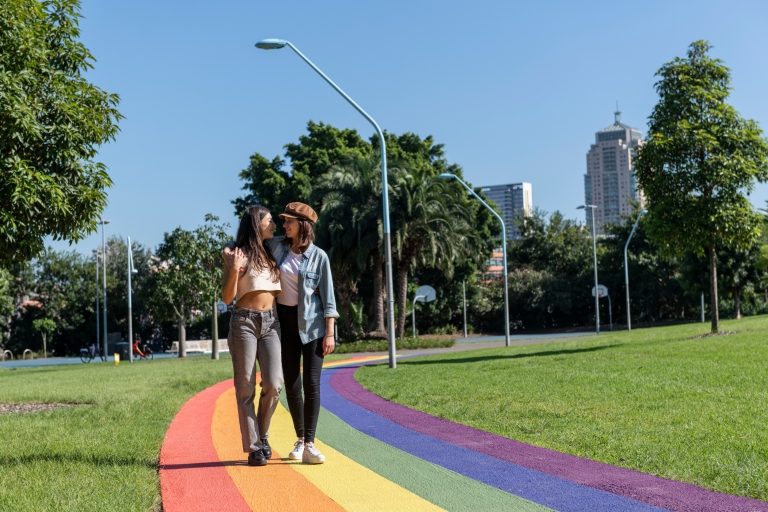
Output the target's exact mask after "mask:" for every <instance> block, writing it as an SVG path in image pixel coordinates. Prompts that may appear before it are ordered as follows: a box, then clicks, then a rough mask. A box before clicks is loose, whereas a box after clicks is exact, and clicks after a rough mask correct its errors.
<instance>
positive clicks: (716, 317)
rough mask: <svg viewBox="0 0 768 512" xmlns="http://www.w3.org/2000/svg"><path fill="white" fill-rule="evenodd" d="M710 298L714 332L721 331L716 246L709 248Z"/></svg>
mask: <svg viewBox="0 0 768 512" xmlns="http://www.w3.org/2000/svg"><path fill="white" fill-rule="evenodd" d="M709 291H710V294H709V298H710V301H711V304H710V308H711V310H712V311H711V312H710V313H711V315H712V332H713V333H717V332H719V331H720V311H719V310H718V306H717V260H716V257H715V246H714V245H710V246H709Z"/></svg>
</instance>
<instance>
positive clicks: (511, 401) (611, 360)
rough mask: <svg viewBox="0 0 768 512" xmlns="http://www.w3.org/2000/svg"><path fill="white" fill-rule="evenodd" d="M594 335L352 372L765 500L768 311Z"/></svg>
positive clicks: (423, 404)
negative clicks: (717, 323) (712, 323)
mask: <svg viewBox="0 0 768 512" xmlns="http://www.w3.org/2000/svg"><path fill="white" fill-rule="evenodd" d="M722 330H730V331H737V333H736V334H731V335H727V336H718V337H709V338H695V339H692V337H694V336H698V335H701V334H705V333H707V332H708V331H709V324H686V325H678V326H672V327H663V328H653V329H638V330H635V331H632V332H631V333H630V332H626V331H624V332H617V333H603V334H601V335H600V336H599V337H593V338H587V339H583V340H577V341H569V342H560V343H547V344H541V345H529V346H523V347H509V348H506V347H504V348H498V349H485V350H478V351H472V352H471V353H470V352H458V353H450V354H443V355H439V356H430V357H424V358H418V359H414V360H403V361H402V362H400V363H398V367H397V369H396V370H390V369H388V368H387V366H386V365H378V366H375V367H366V368H362V369H360V370H359V371H358V372H357V374H356V376H357V379H358V380H359V381H360V383H361V384H363V385H364V386H365V387H366V388H368V389H370V390H372V391H373V392H375V393H377V394H379V395H381V396H383V397H385V398H388V399H390V400H393V401H395V402H398V403H401V404H404V405H408V406H410V407H413V408H416V409H419V410H422V411H425V412H428V413H430V414H433V415H436V416H440V417H442V418H447V419H450V420H452V421H456V422H458V423H463V424H466V425H471V426H473V427H476V428H479V429H482V430H487V431H490V432H494V433H496V434H499V435H502V436H505V437H509V438H513V439H517V440H520V441H524V442H528V443H531V444H534V445H537V446H544V447H547V448H552V449H555V450H559V451H562V452H566V453H571V454H574V455H578V456H582V457H588V458H590V459H594V460H598V461H602V462H607V463H609V464H615V465H618V466H624V467H628V468H633V469H637V470H640V471H644V472H648V473H652V474H655V475H659V476H662V477H666V478H671V479H676V480H682V481H686V482H690V483H694V484H697V485H700V486H703V487H707V488H710V489H715V490H718V491H722V492H727V493H731V494H739V495H743V496H749V497H753V498H758V499H762V500H768V428H767V427H766V426H767V425H768V371H766V370H768V317H764V316H763V317H752V318H745V319H742V320H731V321H726V322H723V323H722Z"/></svg>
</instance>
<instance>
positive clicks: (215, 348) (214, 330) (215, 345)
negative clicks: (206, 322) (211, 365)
mask: <svg viewBox="0 0 768 512" xmlns="http://www.w3.org/2000/svg"><path fill="white" fill-rule="evenodd" d="M211 323H212V325H211V359H218V358H219V305H218V301H217V300H216V299H214V300H213V319H212V320H211Z"/></svg>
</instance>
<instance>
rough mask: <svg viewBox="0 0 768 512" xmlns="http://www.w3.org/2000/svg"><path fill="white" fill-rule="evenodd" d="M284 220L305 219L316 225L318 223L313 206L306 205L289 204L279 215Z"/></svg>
mask: <svg viewBox="0 0 768 512" xmlns="http://www.w3.org/2000/svg"><path fill="white" fill-rule="evenodd" d="M279 216H280V217H282V218H286V217H290V218H292V219H304V220H306V221H309V222H311V223H312V224H314V223H315V222H317V214H316V213H315V210H313V209H312V207H311V206H309V205H306V204H304V203H288V204H287V205H286V206H285V211H284V212H283V213H281V214H280V215H279Z"/></svg>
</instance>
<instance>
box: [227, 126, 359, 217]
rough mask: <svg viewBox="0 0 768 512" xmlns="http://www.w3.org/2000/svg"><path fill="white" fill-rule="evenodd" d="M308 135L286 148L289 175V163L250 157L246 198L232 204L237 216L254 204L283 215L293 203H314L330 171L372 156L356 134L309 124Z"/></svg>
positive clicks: (243, 175) (245, 172)
mask: <svg viewBox="0 0 768 512" xmlns="http://www.w3.org/2000/svg"><path fill="white" fill-rule="evenodd" d="M307 131H308V132H309V133H308V134H307V135H302V136H301V137H299V142H298V143H290V144H286V145H285V157H286V158H287V159H288V160H289V161H290V163H291V169H290V172H289V171H286V170H284V169H283V168H284V167H285V163H286V161H285V160H284V159H282V158H280V157H275V158H273V159H272V160H268V159H267V158H265V157H263V156H262V155H260V154H259V153H254V154H253V155H252V156H251V162H250V165H249V166H248V168H247V169H244V170H243V171H241V172H240V179H241V180H242V181H244V182H245V183H244V185H243V187H242V189H243V190H245V191H246V194H245V195H244V196H242V197H238V198H237V199H235V200H234V201H232V204H233V205H234V206H235V216H237V217H239V216H240V215H242V212H243V211H245V209H246V208H247V207H248V206H250V205H252V204H260V205H262V206H265V207H266V208H269V209H270V210H274V211H275V212H280V211H282V210H283V208H284V207H285V205H286V204H288V203H290V202H292V201H301V202H303V203H307V204H311V203H312V190H313V188H314V184H315V182H316V180H317V179H319V178H320V176H322V175H323V174H325V173H326V172H328V171H330V170H331V168H332V167H333V166H334V165H336V164H339V163H341V162H344V161H345V160H347V159H348V158H350V157H352V156H363V155H370V154H371V147H370V145H369V144H368V143H367V142H366V141H365V140H363V139H362V138H361V137H360V135H359V134H358V133H357V131H356V130H350V129H343V130H340V129H338V128H334V127H333V126H331V125H328V124H324V123H314V122H312V121H309V122H308V123H307Z"/></svg>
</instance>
